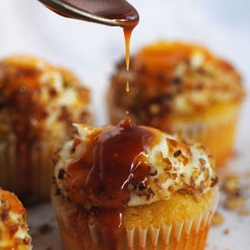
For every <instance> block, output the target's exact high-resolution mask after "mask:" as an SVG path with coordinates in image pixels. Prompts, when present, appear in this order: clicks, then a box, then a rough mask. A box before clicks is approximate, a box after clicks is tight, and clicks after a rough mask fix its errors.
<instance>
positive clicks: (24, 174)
mask: <svg viewBox="0 0 250 250" xmlns="http://www.w3.org/2000/svg"><path fill="white" fill-rule="evenodd" d="M55 145H56V143H55V142H53V143H47V142H38V143H32V144H31V145H26V144H18V143H17V141H16V140H15V138H10V139H9V141H4V142H1V143H0V166H1V167H0V186H2V187H3V188H5V189H8V190H10V191H12V192H14V193H16V194H17V195H18V197H19V198H20V199H21V200H22V201H23V202H24V204H25V205H27V204H28V205H30V204H32V203H34V202H36V201H38V200H39V201H40V200H49V198H50V190H51V185H50V183H51V171H52V159H51V158H52V155H53V153H54V151H55Z"/></svg>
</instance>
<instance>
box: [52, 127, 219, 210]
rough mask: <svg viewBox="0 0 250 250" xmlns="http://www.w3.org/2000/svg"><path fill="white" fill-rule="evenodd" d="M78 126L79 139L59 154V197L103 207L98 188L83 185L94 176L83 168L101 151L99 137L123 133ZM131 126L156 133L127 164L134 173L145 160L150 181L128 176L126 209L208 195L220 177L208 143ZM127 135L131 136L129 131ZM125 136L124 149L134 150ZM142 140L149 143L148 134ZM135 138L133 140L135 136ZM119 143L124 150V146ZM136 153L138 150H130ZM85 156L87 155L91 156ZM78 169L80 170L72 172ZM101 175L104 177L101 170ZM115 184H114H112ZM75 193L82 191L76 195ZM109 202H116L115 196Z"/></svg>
mask: <svg viewBox="0 0 250 250" xmlns="http://www.w3.org/2000/svg"><path fill="white" fill-rule="evenodd" d="M121 123H122V122H121ZM117 126H121V125H117ZM75 127H76V128H77V131H78V136H77V137H76V138H75V139H73V140H70V141H68V142H66V143H65V144H64V145H63V147H62V149H61V150H60V151H59V152H58V154H57V155H56V158H55V163H56V164H55V168H54V177H55V181H56V183H57V186H58V188H59V190H60V193H61V194H62V195H63V196H65V197H66V198H68V199H70V200H71V201H72V200H74V199H75V198H74V197H73V195H74V196H82V198H79V197H78V198H77V201H76V202H80V203H82V204H84V205H85V206H87V205H86V204H88V205H89V204H90V206H91V205H94V206H102V205H103V204H102V203H101V202H100V203H99V201H100V199H101V198H102V197H101V196H100V197H94V196H95V192H94V191H93V190H92V191H93V192H92V191H91V192H89V190H90V189H89V190H85V184H84V182H85V183H86V182H87V177H86V176H90V173H86V171H85V170H84V168H85V166H86V161H85V160H84V158H85V157H86V158H88V157H87V155H89V152H92V151H93V152H94V151H96V148H95V144H97V143H98V140H97V139H96V138H98V137H100V135H102V134H103V133H106V134H108V135H109V137H110V138H111V139H114V138H115V137H118V136H120V134H118V133H116V132H114V131H116V130H115V129H114V128H115V126H108V127H100V128H93V127H90V126H88V125H83V124H75ZM131 127H132V130H133V129H134V130H135V129H138V128H139V129H142V130H143V131H146V132H148V133H150V134H152V138H153V139H152V140H151V139H150V140H149V141H148V144H147V147H146V150H143V151H139V153H138V154H135V156H134V158H133V160H132V162H131V163H130V164H131V165H129V164H128V166H127V167H128V168H130V169H132V167H133V166H134V165H136V164H137V165H136V166H139V167H140V163H141V162H143V165H142V167H141V168H143V166H146V167H145V168H146V171H145V178H144V177H143V178H141V181H138V182H136V181H132V179H131V178H132V177H131V176H132V175H135V171H136V170H135V171H134V172H132V171H131V172H129V174H130V177H129V178H130V179H129V178H125V180H126V181H125V182H124V184H123V188H126V189H127V190H128V193H129V198H128V199H127V200H126V204H125V205H126V206H138V205H143V204H150V203H153V202H156V201H160V200H168V199H170V198H171V196H173V195H174V194H175V193H176V192H180V193H184V194H187V195H195V196H200V195H202V194H204V193H206V192H208V191H209V190H210V188H211V187H212V186H213V185H214V184H215V183H216V181H217V177H216V174H215V171H214V163H213V159H212V157H211V156H210V155H209V154H208V153H207V151H206V149H205V147H204V146H203V145H201V144H198V143H194V144H185V143H183V142H182V141H180V140H178V139H177V138H175V137H174V136H171V135H168V134H166V133H163V132H161V131H159V130H157V129H154V128H151V127H145V126H137V125H134V124H133V126H131ZM124 133H132V132H131V131H129V130H128V131H125V132H124ZM147 136H148V135H147ZM126 137H129V135H125V137H124V138H126ZM148 137H149V136H148ZM110 138H109V139H110ZM124 138H123V143H121V145H120V146H121V147H123V148H124V150H129V147H126V144H127V145H129V144H130V143H132V144H131V145H133V143H134V141H130V140H125V139H124ZM141 138H143V139H144V140H145V137H144V136H142V137H141ZM139 139H140V138H139ZM131 140H134V138H133V139H131ZM93 145H94V146H93ZM117 145H118V147H119V144H117ZM114 147H115V145H114ZM89 148H90V150H89ZM102 150H103V152H106V151H105V146H103V147H102ZM118 150H119V149H117V152H118ZM131 150H133V149H132V148H131ZM86 152H88V153H87V154H86ZM114 152H116V151H114ZM114 154H115V153H114ZM117 154H118V153H117ZM125 154H126V153H125ZM141 154H144V156H143V158H141ZM102 157H105V155H102ZM118 157H119V156H118ZM121 158H122V157H121ZM114 159H115V158H114ZM138 159H139V160H138ZM115 161H116V160H115ZM121 161H122V159H121ZM95 162H96V159H95V156H93V157H91V160H90V162H89V163H88V164H89V165H92V166H94V165H95ZM76 163H77V164H78V165H77V164H76ZM114 164H116V166H115V167H117V168H119V160H117V161H116V163H114ZM121 164H122V163H121ZM73 165H74V166H78V167H74V168H72V166H73ZM111 165H112V164H111ZM91 171H95V170H94V167H91V168H90V171H89V172H91ZM98 171H99V172H100V175H101V170H98ZM115 171H116V170H111V169H110V175H111V177H110V178H111V179H110V182H112V178H113V181H114V188H115V181H116V179H117V178H119V177H118V176H116V175H115ZM121 171H122V170H121ZM77 172H78V173H77ZM77 182H78V183H79V182H81V184H77V187H78V188H79V190H75V191H74V192H72V191H71V189H72V187H73V186H74V185H75V183H77ZM110 185H111V186H112V183H111V184H110ZM76 192H78V194H77V195H76ZM104 192H105V190H104ZM72 194H73V195H72ZM79 199H80V200H81V199H83V200H84V199H85V201H86V200H88V202H87V203H85V201H82V202H81V201H79ZM110 199H112V197H111V198H110ZM73 202H74V201H73Z"/></svg>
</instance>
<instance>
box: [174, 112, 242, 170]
mask: <svg viewBox="0 0 250 250" xmlns="http://www.w3.org/2000/svg"><path fill="white" fill-rule="evenodd" d="M238 113H239V110H238V109H237V110H236V109H235V110H232V111H231V113H226V114H224V115H223V114H221V115H220V116H217V117H211V119H207V120H204V121H203V120H202V119H201V120H197V121H188V122H187V121H186V122H184V121H173V123H172V125H171V127H172V129H171V131H170V132H171V133H172V134H177V135H178V136H180V137H181V138H182V139H184V140H187V141H198V142H200V143H202V144H204V145H205V146H206V147H207V148H208V149H209V152H210V153H211V154H212V155H213V156H214V158H215V160H216V166H218V167H221V166H223V165H224V164H225V162H226V160H227V159H229V158H230V156H231V154H232V151H233V146H234V141H235V135H236V130H237V122H238ZM218 142H220V143H218Z"/></svg>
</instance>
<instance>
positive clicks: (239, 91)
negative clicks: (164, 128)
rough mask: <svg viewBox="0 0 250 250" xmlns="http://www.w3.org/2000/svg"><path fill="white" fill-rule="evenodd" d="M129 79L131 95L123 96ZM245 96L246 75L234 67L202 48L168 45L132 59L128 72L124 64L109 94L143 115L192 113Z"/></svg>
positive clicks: (151, 48)
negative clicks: (243, 79)
mask: <svg viewBox="0 0 250 250" xmlns="http://www.w3.org/2000/svg"><path fill="white" fill-rule="evenodd" d="M127 79H128V80H129V83H130V93H129V95H124V94H122V93H124V84H126V81H127ZM244 96H245V92H244V88H243V86H242V80H241V76H240V75H239V73H238V72H237V71H236V69H235V68H234V67H233V66H232V65H231V64H230V63H228V62H227V61H225V60H223V59H220V58H218V57H216V56H214V55H213V54H212V53H211V52H209V51H208V50H207V49H205V48H204V47H202V46H199V45H197V44H188V43H181V42H166V41H159V42H156V43H152V44H149V45H148V46H145V47H143V48H142V49H141V50H140V51H138V53H136V54H135V55H134V56H132V58H131V65H130V71H129V72H127V71H126V67H125V65H124V60H123V61H121V62H119V63H118V64H117V68H116V71H115V72H114V74H113V75H112V78H111V86H110V89H109V98H111V99H112V100H111V101H110V102H111V103H112V105H115V106H116V107H118V108H119V107H123V108H124V109H125V110H129V111H130V113H131V114H133V113H135V114H138V115H139V116H140V115H142V113H143V112H147V114H148V115H150V114H151V115H160V114H166V113H177V114H193V113H196V112H199V111H201V112H202V111H203V110H205V109H206V108H207V107H209V106H210V105H212V104H214V103H227V102H231V101H233V102H240V101H242V99H243V98H244ZM135 100H136V102H135Z"/></svg>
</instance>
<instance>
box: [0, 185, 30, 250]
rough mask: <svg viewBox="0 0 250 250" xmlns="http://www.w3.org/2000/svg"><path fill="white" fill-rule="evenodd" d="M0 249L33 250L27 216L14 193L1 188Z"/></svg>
mask: <svg viewBox="0 0 250 250" xmlns="http://www.w3.org/2000/svg"><path fill="white" fill-rule="evenodd" d="M0 249H1V250H10V249H15V250H31V249H32V247H31V237H30V235H29V232H28V224H27V214H26V210H25V208H24V207H23V204H22V203H21V201H20V200H19V199H18V198H17V196H16V195H14V194H13V193H11V192H9V191H6V190H3V189H1V188H0Z"/></svg>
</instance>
